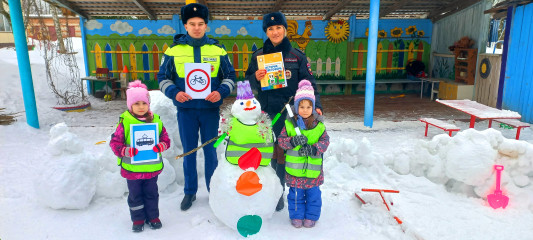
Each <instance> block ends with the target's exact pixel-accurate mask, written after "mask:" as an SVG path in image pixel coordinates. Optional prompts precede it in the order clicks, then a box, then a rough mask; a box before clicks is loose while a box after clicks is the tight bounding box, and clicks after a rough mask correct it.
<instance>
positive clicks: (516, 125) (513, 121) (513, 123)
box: [489, 119, 531, 140]
mask: <svg viewBox="0 0 533 240" xmlns="http://www.w3.org/2000/svg"><path fill="white" fill-rule="evenodd" d="M494 121H496V122H499V123H503V124H506V125H509V126H511V127H514V128H516V140H518V139H519V138H520V130H522V128H527V127H531V124H529V123H525V122H520V120H518V119H494ZM491 126H492V120H489V128H490V127H491Z"/></svg>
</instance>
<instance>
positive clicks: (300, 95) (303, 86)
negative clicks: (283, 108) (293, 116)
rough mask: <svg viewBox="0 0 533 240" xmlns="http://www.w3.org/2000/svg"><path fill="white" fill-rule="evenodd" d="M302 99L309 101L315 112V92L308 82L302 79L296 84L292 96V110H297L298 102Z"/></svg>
mask: <svg viewBox="0 0 533 240" xmlns="http://www.w3.org/2000/svg"><path fill="white" fill-rule="evenodd" d="M303 99H307V100H310V101H311V103H312V104H313V110H315V91H314V89H313V86H312V85H311V82H309V80H306V79H303V80H301V81H300V82H299V83H298V90H296V95H295V96H294V108H295V109H298V106H299V104H300V101H301V100H303Z"/></svg>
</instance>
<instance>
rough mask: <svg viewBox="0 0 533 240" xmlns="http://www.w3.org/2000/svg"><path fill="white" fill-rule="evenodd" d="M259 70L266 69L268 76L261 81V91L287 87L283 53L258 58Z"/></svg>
mask: <svg viewBox="0 0 533 240" xmlns="http://www.w3.org/2000/svg"><path fill="white" fill-rule="evenodd" d="M257 68H258V69H266V71H267V72H266V75H265V77H263V79H261V90H271V89H278V88H284V87H286V86H287V78H286V76H285V66H284V65H283V55H282V54H281V52H277V53H271V54H265V55H261V56H257Z"/></svg>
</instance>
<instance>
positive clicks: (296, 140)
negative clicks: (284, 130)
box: [291, 135, 307, 147]
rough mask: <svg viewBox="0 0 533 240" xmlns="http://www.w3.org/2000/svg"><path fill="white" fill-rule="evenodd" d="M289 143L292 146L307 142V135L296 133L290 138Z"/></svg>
mask: <svg viewBox="0 0 533 240" xmlns="http://www.w3.org/2000/svg"><path fill="white" fill-rule="evenodd" d="M291 144H292V146H293V147H296V146H299V145H302V146H303V145H304V144H307V137H306V136H305V135H296V136H294V137H292V138H291Z"/></svg>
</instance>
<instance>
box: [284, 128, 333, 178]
mask: <svg viewBox="0 0 533 240" xmlns="http://www.w3.org/2000/svg"><path fill="white" fill-rule="evenodd" d="M285 129H286V130H287V135H288V136H289V137H294V136H296V131H295V130H294V125H292V123H291V122H290V121H289V120H285ZM325 130H326V127H325V126H324V124H323V123H322V122H319V123H318V124H317V125H316V127H314V128H313V129H307V130H302V129H300V132H301V133H302V134H303V135H305V136H306V137H307V144H309V145H313V144H315V143H317V142H318V140H320V137H321V136H322V134H324V131H325ZM300 148H301V146H296V147H295V148H293V149H288V150H287V153H286V154H285V156H286V158H285V170H286V171H287V173H288V174H290V175H292V176H295V177H306V178H317V177H318V176H319V175H320V171H321V170H322V154H319V155H317V156H300V155H298V150H299V149H300Z"/></svg>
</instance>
